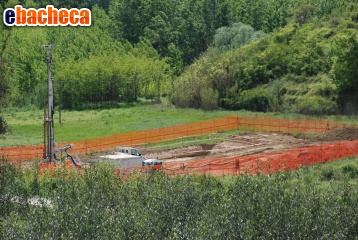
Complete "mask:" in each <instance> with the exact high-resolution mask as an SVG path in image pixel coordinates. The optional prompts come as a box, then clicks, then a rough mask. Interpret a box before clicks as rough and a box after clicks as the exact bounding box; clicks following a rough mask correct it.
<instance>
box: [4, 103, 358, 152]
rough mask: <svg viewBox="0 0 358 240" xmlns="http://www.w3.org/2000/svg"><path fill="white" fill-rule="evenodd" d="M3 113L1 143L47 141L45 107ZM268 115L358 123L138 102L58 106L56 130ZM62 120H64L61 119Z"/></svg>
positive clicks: (64, 134)
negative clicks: (77, 108) (111, 105)
mask: <svg viewBox="0 0 358 240" xmlns="http://www.w3.org/2000/svg"><path fill="white" fill-rule="evenodd" d="M0 114H1V115H2V116H3V118H4V119H5V120H6V122H7V124H8V125H9V126H10V127H11V129H12V132H11V133H10V134H6V135H4V136H1V137H0V147H10V146H30V145H40V144H42V143H43V138H44V137H43V135H44V128H43V116H44V113H43V110H39V109H29V108H28V109H18V108H15V109H10V108H8V109H6V108H5V109H1V110H0ZM237 115H239V116H266V117H277V118H291V119H325V120H333V121H341V122H346V123H358V119H357V117H356V116H340V115H332V116H310V115H302V114H292V113H290V114H285V113H257V112H250V111H244V110H241V111H227V110H215V111H204V110H199V109H188V108H176V107H174V106H171V105H168V104H134V105H123V106H121V107H118V108H108V109H97V110H82V111H69V110H62V111H61V118H60V114H59V111H57V110H56V109H55V115H54V124H55V127H54V130H55V140H56V141H57V142H59V143H60V142H71V141H79V140H87V139H93V138H98V137H103V136H111V135H115V134H119V133H126V132H133V131H140V130H146V129H152V128H159V127H166V126H175V125H180V124H185V123H192V122H199V121H204V120H209V119H215V118H221V117H227V116H237ZM60 120H61V121H60Z"/></svg>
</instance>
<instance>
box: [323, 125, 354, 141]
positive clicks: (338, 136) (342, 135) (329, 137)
mask: <svg viewBox="0 0 358 240" xmlns="http://www.w3.org/2000/svg"><path fill="white" fill-rule="evenodd" d="M317 139H318V140H322V141H345V140H357V139H358V128H353V127H347V128H340V129H335V130H332V131H329V132H327V133H325V134H323V135H321V136H319V137H318V138H317Z"/></svg>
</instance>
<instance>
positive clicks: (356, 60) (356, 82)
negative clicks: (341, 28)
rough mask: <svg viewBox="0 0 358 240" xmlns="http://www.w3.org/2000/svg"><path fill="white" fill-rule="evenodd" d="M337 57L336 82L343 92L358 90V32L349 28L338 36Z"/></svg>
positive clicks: (334, 66) (335, 61) (334, 70)
mask: <svg viewBox="0 0 358 240" xmlns="http://www.w3.org/2000/svg"><path fill="white" fill-rule="evenodd" d="M335 44H336V54H337V55H336V58H335V60H334V64H333V73H334V76H335V82H336V84H337V86H338V88H339V90H340V91H341V92H356V91H357V90H358V71H357V69H358V34H357V32H356V30H353V29H352V30H348V31H347V32H345V33H344V34H341V35H340V36H338V37H337V38H336V41H335Z"/></svg>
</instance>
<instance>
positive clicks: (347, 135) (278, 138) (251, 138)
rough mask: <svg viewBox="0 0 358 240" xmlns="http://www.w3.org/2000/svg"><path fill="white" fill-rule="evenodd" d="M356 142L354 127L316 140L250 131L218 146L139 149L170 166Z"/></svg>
mask: <svg viewBox="0 0 358 240" xmlns="http://www.w3.org/2000/svg"><path fill="white" fill-rule="evenodd" d="M356 139H358V129H354V128H345V129H339V130H333V131H330V132H327V133H326V134H323V135H321V136H319V137H315V138H307V137H304V138H300V137H295V136H293V135H291V134H284V133H272V132H250V133H244V134H234V135H230V136H229V138H228V139H227V140H225V141H223V142H220V143H217V144H197V145H192V146H189V147H182V148H175V149H171V150H166V151H155V149H151V148H148V147H139V149H140V150H141V152H143V153H144V154H145V156H146V157H147V158H159V159H161V160H164V161H165V162H166V163H173V162H185V161H192V160H197V159H209V158H223V157H224V158H225V157H234V156H246V155H253V154H261V153H271V152H281V151H284V150H289V149H295V148H300V147H306V146H314V145H319V144H322V143H329V142H336V141H344V140H356Z"/></svg>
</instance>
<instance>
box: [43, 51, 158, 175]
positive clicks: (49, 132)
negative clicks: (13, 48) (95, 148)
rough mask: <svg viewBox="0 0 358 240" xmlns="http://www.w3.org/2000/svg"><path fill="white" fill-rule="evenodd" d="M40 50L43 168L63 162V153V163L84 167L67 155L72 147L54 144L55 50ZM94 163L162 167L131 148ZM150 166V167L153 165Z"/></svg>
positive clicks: (77, 160)
mask: <svg viewBox="0 0 358 240" xmlns="http://www.w3.org/2000/svg"><path fill="white" fill-rule="evenodd" d="M41 48H42V49H45V50H46V56H47V73H48V104H47V114H46V107H45V108H44V119H43V121H44V148H43V158H44V159H45V161H46V164H45V165H44V167H45V168H47V167H52V166H56V165H58V164H59V163H60V162H61V161H63V156H62V155H63V153H65V161H66V160H69V161H67V162H68V163H69V162H72V163H73V165H74V166H76V167H78V168H82V167H84V164H83V162H82V161H81V159H80V158H79V156H78V155H77V154H76V153H74V154H73V155H71V154H70V153H68V150H69V149H72V150H73V145H72V144H68V145H66V146H64V147H62V148H60V147H58V146H57V144H56V142H55V137H54V121H53V115H54V93H53V92H54V91H53V90H54V87H53V86H54V84H53V78H52V76H51V74H52V71H51V65H52V58H51V54H50V51H51V50H53V49H55V47H54V46H53V45H43V46H42V47H41ZM146 160H152V161H149V162H145V161H146ZM94 162H108V163H110V164H113V165H114V166H116V167H118V168H119V169H123V168H133V167H141V166H150V164H149V163H153V164H154V163H155V167H156V169H160V168H161V166H162V163H161V161H159V160H157V159H146V158H145V157H143V156H142V154H141V153H140V152H139V151H138V150H137V149H135V148H132V147H117V148H116V150H115V152H113V153H112V154H110V155H105V156H100V157H99V159H97V160H92V161H90V163H94ZM153 164H152V165H153Z"/></svg>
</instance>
